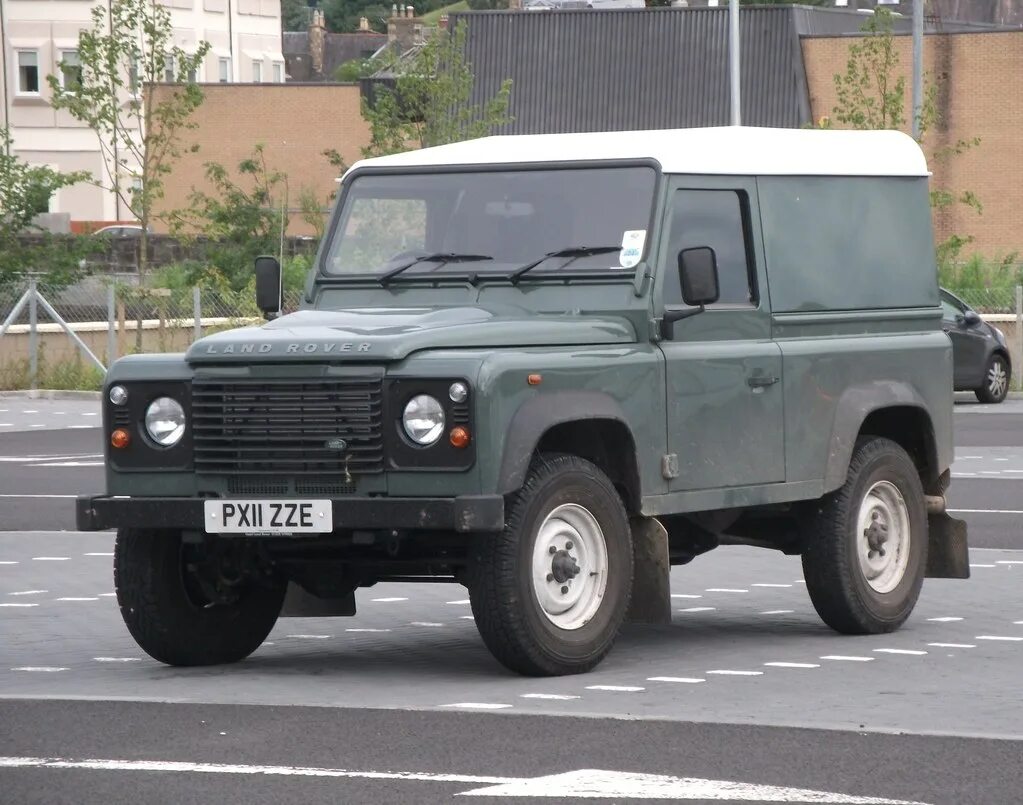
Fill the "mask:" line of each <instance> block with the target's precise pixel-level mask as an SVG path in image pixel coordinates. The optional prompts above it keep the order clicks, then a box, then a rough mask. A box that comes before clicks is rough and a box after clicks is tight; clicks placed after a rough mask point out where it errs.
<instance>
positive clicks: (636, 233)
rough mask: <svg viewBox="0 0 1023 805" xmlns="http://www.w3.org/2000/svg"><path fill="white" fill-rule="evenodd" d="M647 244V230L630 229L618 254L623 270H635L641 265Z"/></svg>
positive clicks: (624, 236) (623, 237) (623, 238)
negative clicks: (641, 258)
mask: <svg viewBox="0 0 1023 805" xmlns="http://www.w3.org/2000/svg"><path fill="white" fill-rule="evenodd" d="M644 243H646V230H645V229H629V230H627V231H626V232H625V234H623V235H622V250H621V252H620V253H619V254H618V262H619V263H621V266H622V268H633V267H634V266H636V265H637V264H638V263H639V258H640V257H641V256H642V254H643V244H644Z"/></svg>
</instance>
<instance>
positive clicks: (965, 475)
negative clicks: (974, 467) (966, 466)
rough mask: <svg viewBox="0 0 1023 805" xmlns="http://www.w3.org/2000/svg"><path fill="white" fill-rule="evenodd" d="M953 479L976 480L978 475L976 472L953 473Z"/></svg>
mask: <svg viewBox="0 0 1023 805" xmlns="http://www.w3.org/2000/svg"><path fill="white" fill-rule="evenodd" d="M952 477H953V478H976V477H977V473H975V472H953V473H952Z"/></svg>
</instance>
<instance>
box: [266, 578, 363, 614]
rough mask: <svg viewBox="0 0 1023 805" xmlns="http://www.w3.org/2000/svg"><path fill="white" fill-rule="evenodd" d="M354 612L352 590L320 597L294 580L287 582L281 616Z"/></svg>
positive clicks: (353, 594)
mask: <svg viewBox="0 0 1023 805" xmlns="http://www.w3.org/2000/svg"><path fill="white" fill-rule="evenodd" d="M354 614H355V593H354V592H350V593H348V595H345V596H342V597H341V598H320V597H319V596H316V595H313V594H312V593H310V592H307V591H306V590H305V589H303V588H302V587H300V586H299V585H298V584H295V582H293V581H289V582H288V591H287V592H286V593H285V594H284V606H283V607H281V617H282V618H330V617H341V616H343V617H351V616H352V615H354Z"/></svg>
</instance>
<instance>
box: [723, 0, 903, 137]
mask: <svg viewBox="0 0 1023 805" xmlns="http://www.w3.org/2000/svg"><path fill="white" fill-rule="evenodd" d="M916 2H920V0H916ZM728 56H729V60H728V74H729V79H730V83H731V93H730V94H731V101H732V115H731V122H732V125H733V126H741V125H742V114H741V111H740V108H741V107H740V103H739V101H740V95H739V0H730V2H729V3H728Z"/></svg>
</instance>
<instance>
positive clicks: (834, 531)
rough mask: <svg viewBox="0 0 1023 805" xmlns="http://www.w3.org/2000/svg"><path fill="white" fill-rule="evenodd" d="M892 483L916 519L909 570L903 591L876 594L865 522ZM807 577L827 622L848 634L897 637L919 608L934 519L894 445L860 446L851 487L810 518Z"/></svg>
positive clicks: (864, 441)
mask: <svg viewBox="0 0 1023 805" xmlns="http://www.w3.org/2000/svg"><path fill="white" fill-rule="evenodd" d="M878 481H888V482H890V483H891V484H893V485H894V486H895V487H896V488H897V489H898V491H899V492H900V493H901V495H902V497H903V499H904V501H905V503H906V508H907V511H908V515H909V523H910V548H909V552H908V553H909V555H908V563H907V566H906V568H905V571H904V574H903V576H902V579H901V581H900V582H899V583H898V585H897V586H896V587H895V588H894V589H892V590H891V591H890V592H887V593H879V592H878V591H877V590H875V589H873V588H872V587H871V586H870V584H869V583H868V581H867V578H866V576H865V574H864V572H863V570H862V569H861V566H860V561H859V555H858V553H857V551H858V550H859V546H860V540H859V535H858V534H857V531H858V528H859V527H858V524H857V520H858V515H859V509H860V505H861V503H862V501H863V499H864V496H865V495H866V494H867V492H868V491H869V489H870V488H871V486H872V485H873V484H875V483H877V482H878ZM801 526H802V529H803V539H804V549H803V555H802V559H803V576H804V578H805V580H806V589H807V591H808V592H809V593H810V600H811V601H812V602H813V606H814V609H816V610H817V614H818V615H820V617H821V619H822V620H823V621H824V622H825V623H826V624H827V625H828V626H830V627H831V628H832V629H834V630H835V631H837V632H841V633H843V634H859V635H862V634H883V633H886V632H893V631H895V630H896V629H898V628H899V627H900V626H901V625H902V624H903V623H904V622H905V621H906V619H907V618H908V617H909V615H910V613H911V612H912V611H913V607H914V606H915V605H916V601H917V598H918V597H919V595H920V588H921V586H922V585H923V580H924V572H925V569H926V567H927V539H928V532H927V512H926V508H925V505H924V493H923V488H922V486H921V483H920V476H919V473H918V471H917V468H916V466H915V465H914V464H913V460H912V459H911V458H910V457H909V455H908V454H907V453H906V451H905V450H903V449H902V447H900V446H899V445H898V444H896V443H895V442H893V441H891V440H890V439H882V438H876V437H864V438H861V439H859V440H858V441H857V442H856V446H855V448H854V450H853V456H852V461H851V462H850V464H849V472H848V475H847V476H846V481H845V484H844V485H843V486H842V487H841V488H840V489H838V490H836V491H835V492H833V493H831V494H829V495H827V496H825V497H824V498H822V499H821V500H820V501H817V502H816V503H814V504H811V506H810V507H809V508H808V509H807V511H806V512H804V515H803V518H802V522H801Z"/></svg>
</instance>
